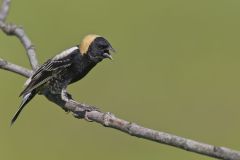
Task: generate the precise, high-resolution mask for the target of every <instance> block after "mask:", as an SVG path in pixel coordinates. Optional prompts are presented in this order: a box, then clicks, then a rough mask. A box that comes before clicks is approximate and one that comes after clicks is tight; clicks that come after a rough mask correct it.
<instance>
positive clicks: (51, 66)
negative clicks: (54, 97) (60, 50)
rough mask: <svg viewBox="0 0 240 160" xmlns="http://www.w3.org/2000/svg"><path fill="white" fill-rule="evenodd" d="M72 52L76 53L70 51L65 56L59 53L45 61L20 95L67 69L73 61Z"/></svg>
mask: <svg viewBox="0 0 240 160" xmlns="http://www.w3.org/2000/svg"><path fill="white" fill-rule="evenodd" d="M73 48H74V47H73ZM71 51H72V50H71ZM71 54H74V51H72V52H69V54H66V55H65V56H59V55H61V54H59V55H58V56H56V57H54V58H53V59H50V60H48V61H47V62H45V63H44V64H43V65H42V66H41V67H40V68H39V69H38V70H37V71H36V72H35V73H34V74H33V75H32V77H31V78H30V80H29V83H28V84H27V86H26V88H25V89H24V90H23V91H22V92H21V93H20V96H21V95H24V94H26V93H29V92H31V91H32V90H34V89H36V88H38V87H39V86H42V85H43V84H45V83H46V82H47V81H49V80H50V79H52V78H53V76H54V75H55V74H58V73H60V72H61V71H63V70H65V69H66V68H67V67H69V66H70V65H71V64H72V62H73V56H72V55H71Z"/></svg>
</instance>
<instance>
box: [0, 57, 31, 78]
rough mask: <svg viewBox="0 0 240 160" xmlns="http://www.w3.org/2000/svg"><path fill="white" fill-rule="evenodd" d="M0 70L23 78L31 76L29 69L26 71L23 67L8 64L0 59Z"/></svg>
mask: <svg viewBox="0 0 240 160" xmlns="http://www.w3.org/2000/svg"><path fill="white" fill-rule="evenodd" d="M0 68H2V69H5V70H8V71H11V72H14V73H17V74H19V75H21V76H24V77H27V78H28V77H30V76H31V74H32V71H31V70H29V69H26V68H24V67H21V66H18V65H16V64H13V63H10V62H8V61H5V60H3V59H1V58H0Z"/></svg>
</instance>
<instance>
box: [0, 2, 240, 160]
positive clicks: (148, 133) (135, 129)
mask: <svg viewBox="0 0 240 160" xmlns="http://www.w3.org/2000/svg"><path fill="white" fill-rule="evenodd" d="M9 2H10V0H4V1H3V5H2V7H1V11H0V18H1V17H3V18H2V19H0V29H2V30H3V31H4V32H5V33H6V34H7V35H15V36H17V37H18V38H19V39H20V40H21V42H22V44H23V46H24V47H25V49H26V50H27V53H28V57H29V61H30V63H31V65H32V68H33V69H36V68H37V64H38V63H37V58H36V53H35V50H34V48H33V47H32V43H31V41H30V39H29V38H28V37H27V36H26V34H25V32H24V30H23V29H22V28H20V27H17V26H15V25H9V24H6V23H4V20H5V19H6V16H7V13H8V8H9ZM5 7H6V8H5ZM3 10H4V11H3ZM0 68H2V69H5V70H8V71H11V72H14V73H17V74H19V75H22V76H25V77H29V76H30V75H31V73H32V72H31V71H30V70H28V69H26V68H23V67H21V66H18V65H15V64H12V63H9V62H7V61H5V60H2V59H0ZM44 96H46V97H47V99H48V100H49V101H51V102H53V103H55V104H57V105H58V106H60V107H61V108H62V109H64V110H65V111H71V112H72V113H73V115H74V117H76V118H85V119H87V120H91V121H94V122H97V123H100V124H102V125H103V126H105V127H110V128H114V129H117V130H119V131H122V132H125V133H127V134H129V135H132V136H136V137H139V138H144V139H147V140H151V141H155V142H158V143H161V144H167V145H170V146H174V147H177V148H180V149H183V150H187V151H191V152H195V153H198V154H202V155H206V156H209V157H214V158H219V159H223V160H240V152H239V151H234V150H231V149H229V148H225V147H216V146H213V145H209V144H205V143H201V142H197V141H194V140H191V139H187V138H183V137H179V136H176V135H173V134H169V133H165V132H160V131H156V130H153V129H149V128H145V127H142V126H140V125H137V124H135V123H131V122H128V121H126V120H123V119H120V118H117V117H116V116H114V115H113V114H111V113H109V112H108V113H103V112H100V111H98V110H95V108H96V107H94V106H89V105H86V104H81V103H79V102H76V101H74V100H73V99H71V100H69V101H67V102H66V101H63V100H62V99H61V96H60V95H55V94H51V92H48V91H46V92H45V93H44ZM86 109H90V111H86ZM91 109H93V110H94V111H91Z"/></svg>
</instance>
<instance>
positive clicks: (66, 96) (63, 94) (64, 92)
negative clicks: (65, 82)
mask: <svg viewBox="0 0 240 160" xmlns="http://www.w3.org/2000/svg"><path fill="white" fill-rule="evenodd" d="M71 97H72V96H71V95H70V94H68V93H67V90H66V88H63V89H62V91H61V98H62V100H63V101H66V102H68V101H69V100H70V99H71Z"/></svg>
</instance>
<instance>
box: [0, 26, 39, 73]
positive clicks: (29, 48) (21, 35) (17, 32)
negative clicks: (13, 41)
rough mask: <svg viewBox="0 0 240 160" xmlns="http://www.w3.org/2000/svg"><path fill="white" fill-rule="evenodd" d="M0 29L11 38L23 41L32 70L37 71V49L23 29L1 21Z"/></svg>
mask: <svg viewBox="0 0 240 160" xmlns="http://www.w3.org/2000/svg"><path fill="white" fill-rule="evenodd" d="M0 28H1V29H2V31H4V32H5V33H6V34H7V35H11V36H12V35H14V36H16V37H18V39H19V40H20V41H21V43H22V45H23V46H24V48H25V50H26V52H27V55H28V59H29V62H30V64H31V66H32V69H33V70H36V69H37V67H38V61H37V56H36V52H35V49H34V46H33V44H32V42H31V40H30V39H29V38H28V36H27V35H26V33H25V32H24V30H23V28H22V27H19V26H16V25H13V24H6V23H4V22H1V21H0Z"/></svg>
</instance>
